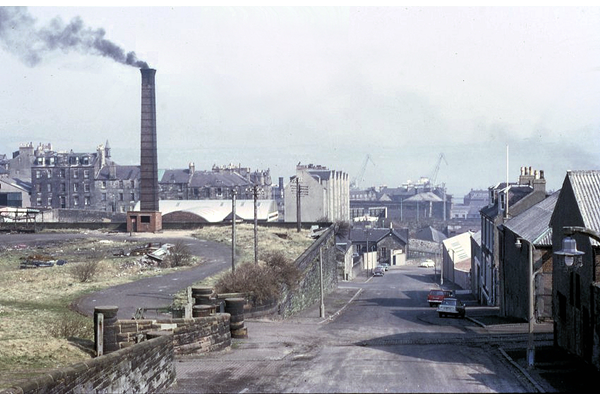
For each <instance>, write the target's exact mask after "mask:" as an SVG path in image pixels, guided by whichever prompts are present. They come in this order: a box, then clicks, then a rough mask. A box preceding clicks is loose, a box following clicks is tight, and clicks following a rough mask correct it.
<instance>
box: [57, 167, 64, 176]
mask: <svg viewBox="0 0 600 400" xmlns="http://www.w3.org/2000/svg"><path fill="white" fill-rule="evenodd" d="M58 177H59V178H64V177H65V169H64V168H61V169H60V170H59V171H58Z"/></svg>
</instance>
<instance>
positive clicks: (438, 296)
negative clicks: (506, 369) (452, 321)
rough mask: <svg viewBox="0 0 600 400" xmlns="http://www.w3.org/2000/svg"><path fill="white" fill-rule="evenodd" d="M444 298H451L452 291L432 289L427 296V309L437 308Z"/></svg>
mask: <svg viewBox="0 0 600 400" xmlns="http://www.w3.org/2000/svg"><path fill="white" fill-rule="evenodd" d="M446 297H453V294H452V290H442V289H432V290H430V291H429V294H428V295H427V302H429V307H437V306H439V305H440V304H442V301H443V300H444V299H445V298H446Z"/></svg>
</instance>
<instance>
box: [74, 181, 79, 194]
mask: <svg viewBox="0 0 600 400" xmlns="http://www.w3.org/2000/svg"><path fill="white" fill-rule="evenodd" d="M73 191H74V192H78V191H79V183H74V184H73Z"/></svg>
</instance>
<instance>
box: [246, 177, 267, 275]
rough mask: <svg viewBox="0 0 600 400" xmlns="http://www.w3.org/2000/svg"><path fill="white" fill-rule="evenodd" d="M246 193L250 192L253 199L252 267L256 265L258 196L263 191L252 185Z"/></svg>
mask: <svg viewBox="0 0 600 400" xmlns="http://www.w3.org/2000/svg"><path fill="white" fill-rule="evenodd" d="M246 191H247V192H252V196H253V198H254V265H258V203H257V200H258V195H259V194H263V193H264V192H265V191H264V190H263V189H262V188H261V187H260V186H259V185H256V184H255V185H253V186H252V187H251V188H248V189H246Z"/></svg>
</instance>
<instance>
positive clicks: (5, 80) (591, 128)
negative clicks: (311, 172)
mask: <svg viewBox="0 0 600 400" xmlns="http://www.w3.org/2000/svg"><path fill="white" fill-rule="evenodd" d="M598 26H600V8H597V7H596V8H594V7H592V8H582V7H556V8H553V7H549V8H546V7H441V8H440V7H383V8H381V7H283V6H282V7H182V6H177V7H133V6H128V7H29V8H21V9H18V10H14V9H10V8H4V7H0V64H1V65H2V74H0V138H2V140H1V141H0V154H7V155H9V157H10V155H12V153H13V152H14V151H16V150H17V149H18V147H19V144H21V143H29V142H33V144H34V145H37V144H38V143H51V144H52V146H53V148H54V149H55V150H67V151H68V150H71V149H72V150H74V151H76V152H93V151H95V150H96V147H97V146H98V145H100V144H104V143H106V141H107V140H108V142H109V143H110V145H111V148H112V158H113V160H114V161H115V162H117V163H118V164H121V165H135V164H139V153H140V150H139V146H140V144H139V142H140V93H141V88H140V84H141V75H140V72H139V69H138V68H139V66H140V65H142V64H143V63H147V65H148V66H149V67H150V68H155V69H156V70H157V72H156V102H157V135H158V163H159V168H182V169H183V168H187V167H188V164H189V163H190V162H193V163H194V164H195V166H196V169H197V170H202V169H205V170H209V169H211V168H212V166H213V165H215V164H216V165H225V164H230V163H233V164H236V165H237V164H241V165H242V166H245V167H249V168H251V169H252V170H261V169H270V171H271V176H272V178H273V182H274V183H277V181H278V178H279V177H284V181H285V182H287V181H288V179H289V177H290V176H292V175H294V173H295V167H296V165H297V164H298V163H301V164H310V163H312V164H319V165H324V166H327V167H328V168H330V169H333V170H338V171H344V172H347V173H348V174H349V176H350V178H351V179H358V178H359V177H361V176H362V177H363V179H362V181H360V182H359V184H360V186H361V187H368V186H379V185H387V186H388V187H397V186H400V185H402V184H403V183H405V182H407V181H409V180H412V181H417V180H418V179H419V178H421V177H429V178H433V176H434V175H435V171H436V169H437V170H438V173H437V176H436V183H438V184H441V183H443V184H445V186H446V188H447V192H448V193H449V194H453V195H454V196H455V197H458V198H461V199H462V197H463V196H464V195H466V194H467V193H468V192H469V191H470V190H471V189H487V188H488V187H489V186H492V185H495V184H496V183H498V182H503V181H505V180H506V176H507V173H508V177H509V180H510V181H516V180H517V179H518V176H519V173H520V167H521V166H531V167H532V168H533V169H537V170H543V171H544V175H545V178H546V180H547V189H549V190H558V189H560V187H561V185H562V182H563V180H564V178H565V175H566V171H567V170H584V169H600V135H599V129H600V112H599V111H600V107H599V106H600V29H598ZM130 52H134V53H135V56H133V54H130ZM128 54H129V58H127V55H128ZM441 154H443V158H442V157H441ZM367 157H369V161H368V162H367V163H366V164H365V161H366V160H367ZM363 165H366V167H365V168H364V169H363ZM438 166H439V168H436V167H438Z"/></svg>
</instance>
